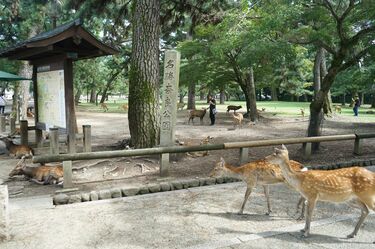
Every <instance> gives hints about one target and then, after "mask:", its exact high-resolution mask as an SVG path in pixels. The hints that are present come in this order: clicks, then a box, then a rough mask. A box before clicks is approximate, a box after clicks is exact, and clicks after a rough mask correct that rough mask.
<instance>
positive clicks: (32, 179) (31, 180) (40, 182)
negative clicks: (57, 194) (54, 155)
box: [30, 178, 44, 185]
mask: <svg viewBox="0 0 375 249" xmlns="http://www.w3.org/2000/svg"><path fill="white" fill-rule="evenodd" d="M30 182H35V183H36V184H39V185H44V182H42V181H39V180H37V179H35V178H31V179H30Z"/></svg>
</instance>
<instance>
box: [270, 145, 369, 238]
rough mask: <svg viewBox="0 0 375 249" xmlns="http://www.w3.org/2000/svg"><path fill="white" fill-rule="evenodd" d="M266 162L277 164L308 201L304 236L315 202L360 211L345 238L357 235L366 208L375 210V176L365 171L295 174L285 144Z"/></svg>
mask: <svg viewBox="0 0 375 249" xmlns="http://www.w3.org/2000/svg"><path fill="white" fill-rule="evenodd" d="M266 159H267V160H268V161H269V162H270V163H275V164H278V165H280V167H281V170H282V174H283V175H284V177H285V179H286V181H287V182H288V183H289V184H290V185H291V186H293V187H294V188H295V189H296V190H297V191H298V192H299V193H300V194H301V195H302V196H304V197H305V198H306V200H307V215H306V223H305V228H304V229H303V230H302V232H303V233H304V234H303V236H304V237H308V236H309V234H310V222H311V218H312V215H313V211H314V208H315V205H316V202H317V201H328V202H335V203H342V202H347V203H348V204H349V205H350V206H352V207H355V208H358V209H360V210H361V216H360V218H359V220H358V222H357V224H356V226H355V228H354V231H353V232H352V233H351V234H349V235H348V236H347V237H348V238H353V237H354V236H356V235H357V233H358V230H359V228H360V227H361V225H362V223H363V221H364V220H365V218H366V217H367V215H368V213H369V209H372V210H374V211H375V173H373V172H371V171H369V170H367V169H365V168H361V167H351V168H344V169H336V170H330V171H325V170H312V171H306V172H297V171H296V170H294V169H293V167H291V161H289V155H288V150H287V148H286V147H285V146H284V145H283V146H282V149H277V148H275V152H274V153H273V154H272V155H270V156H268V157H266Z"/></svg>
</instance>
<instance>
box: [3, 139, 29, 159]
mask: <svg viewBox="0 0 375 249" xmlns="http://www.w3.org/2000/svg"><path fill="white" fill-rule="evenodd" d="M1 140H2V141H3V142H4V143H5V147H6V149H7V150H8V152H9V155H10V156H12V157H15V158H21V157H22V156H26V157H32V156H33V155H34V150H33V149H32V148H31V147H29V146H27V145H22V144H15V143H13V141H12V140H11V139H9V138H7V137H3V138H1Z"/></svg>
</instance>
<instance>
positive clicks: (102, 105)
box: [100, 103, 108, 112]
mask: <svg viewBox="0 0 375 249" xmlns="http://www.w3.org/2000/svg"><path fill="white" fill-rule="evenodd" d="M100 108H102V109H103V110H104V111H105V112H107V111H108V106H107V104H106V103H100Z"/></svg>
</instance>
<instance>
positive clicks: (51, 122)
mask: <svg viewBox="0 0 375 249" xmlns="http://www.w3.org/2000/svg"><path fill="white" fill-rule="evenodd" d="M37 81H38V84H37V87H38V97H39V101H38V121H39V122H41V123H44V124H45V125H46V130H48V129H49V128H52V127H59V128H64V129H65V128H66V118H65V91H64V70H55V71H48V72H38V73H37Z"/></svg>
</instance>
